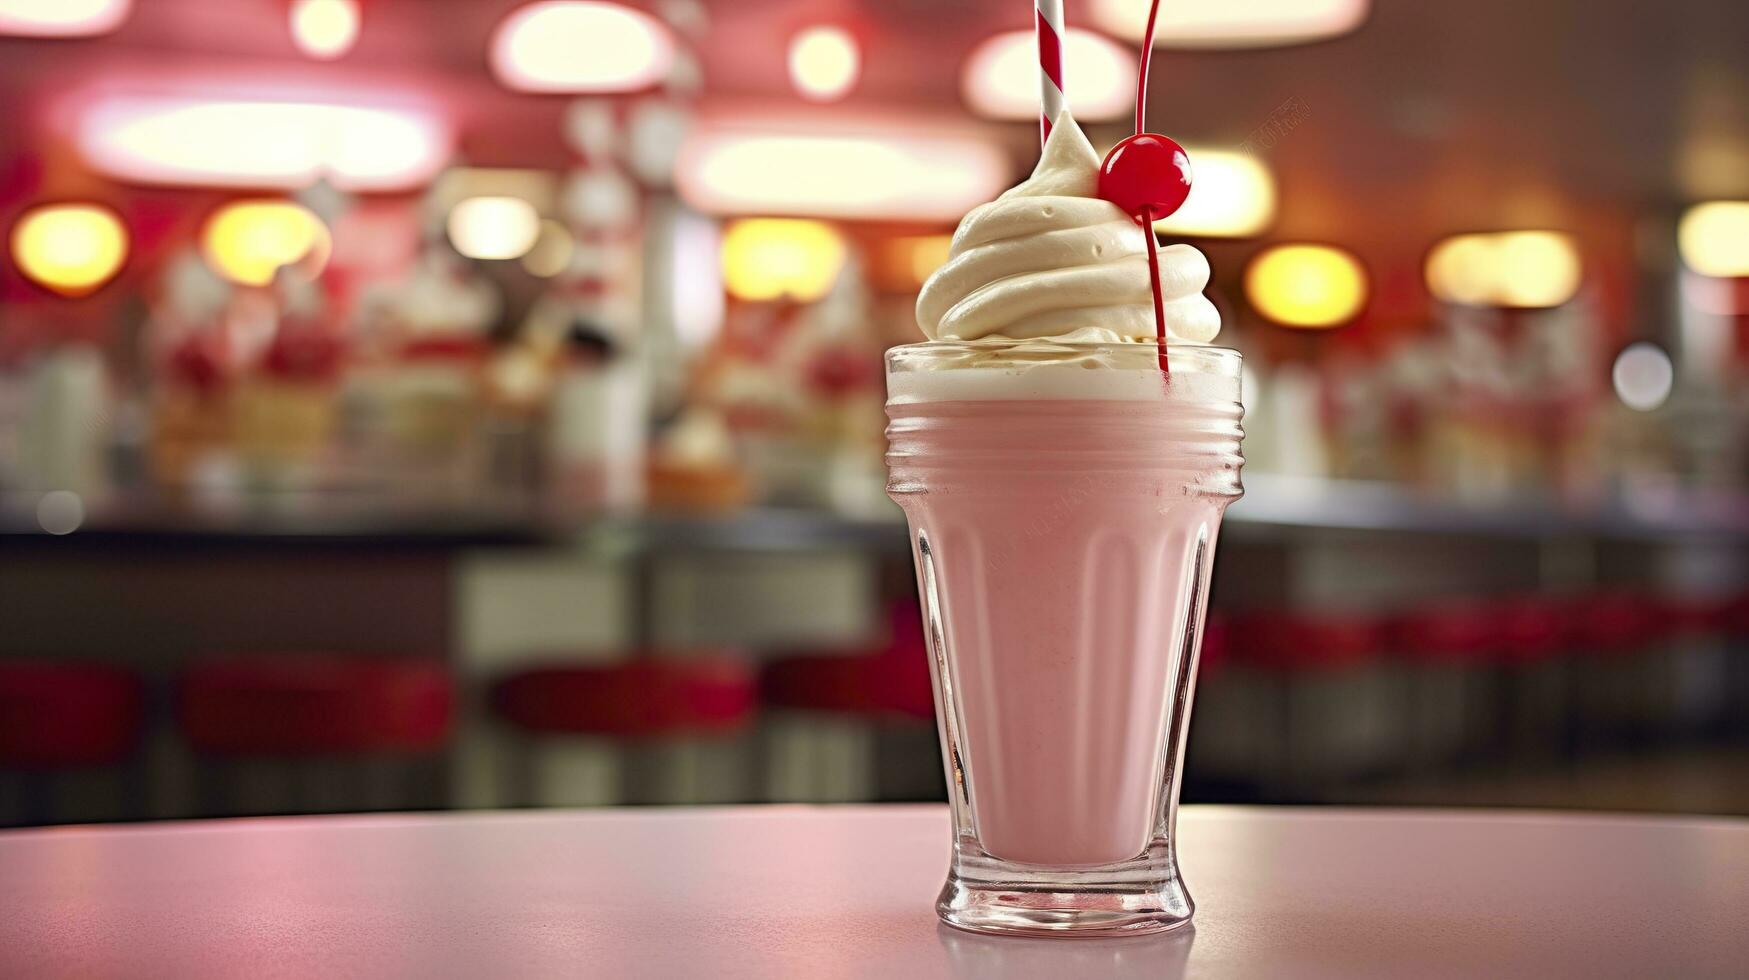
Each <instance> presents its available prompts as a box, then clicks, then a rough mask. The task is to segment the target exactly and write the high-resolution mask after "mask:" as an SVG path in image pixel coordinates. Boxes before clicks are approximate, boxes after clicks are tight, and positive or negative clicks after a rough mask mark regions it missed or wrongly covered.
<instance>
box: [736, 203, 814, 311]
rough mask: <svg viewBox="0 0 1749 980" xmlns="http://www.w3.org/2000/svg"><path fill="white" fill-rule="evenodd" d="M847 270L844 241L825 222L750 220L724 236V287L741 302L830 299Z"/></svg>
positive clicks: (738, 223) (770, 219) (795, 219)
mask: <svg viewBox="0 0 1749 980" xmlns="http://www.w3.org/2000/svg"><path fill="white" fill-rule="evenodd" d="M843 267H844V239H843V238H841V237H840V236H839V234H838V230H837V229H835V228H833V227H832V226H831V225H828V224H825V223H823V222H819V221H805V220H802V219H798V218H749V219H747V220H744V221H737V222H735V223H734V224H732V225H730V226H729V229H728V231H727V232H725V233H724V234H723V285H724V286H725V287H726V288H727V289H728V290H729V294H730V295H732V296H735V297H736V298H738V299H747V300H770V299H778V298H782V297H787V298H789V299H793V300H796V301H798V302H803V303H806V302H810V301H812V300H816V299H819V298H820V297H822V296H824V295H826V291H827V290H829V289H831V288H832V283H833V282H835V281H836V280H837V278H838V272H839V270H840V269H842V268H843Z"/></svg>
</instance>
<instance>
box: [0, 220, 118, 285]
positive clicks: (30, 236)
mask: <svg viewBox="0 0 1749 980" xmlns="http://www.w3.org/2000/svg"><path fill="white" fill-rule="evenodd" d="M127 256H128V232H127V228H126V227H124V226H123V225H122V223H121V219H120V218H118V217H116V215H115V212H114V211H111V210H109V209H108V208H106V207H103V206H102V205H99V204H48V205H43V206H42V207H37V208H32V209H31V210H29V211H26V212H25V213H24V215H23V217H21V218H19V219H18V222H17V223H16V224H14V225H13V226H12V261H13V262H14V263H15V264H16V265H17V266H18V271H20V272H22V273H24V275H25V277H26V278H28V279H30V281H32V282H34V283H36V284H37V285H39V286H42V287H43V288H45V289H49V290H52V291H54V292H57V293H60V294H61V295H63V296H84V295H86V294H88V293H92V292H95V291H96V290H97V289H98V288H99V287H101V286H102V285H103V284H104V283H106V282H108V281H109V280H110V278H111V277H113V276H114V275H115V274H116V273H117V272H119V271H120V270H121V266H122V263H123V262H125V261H127Z"/></svg>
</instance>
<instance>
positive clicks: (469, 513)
mask: <svg viewBox="0 0 1749 980" xmlns="http://www.w3.org/2000/svg"><path fill="white" fill-rule="evenodd" d="M1245 483H1246V492H1245V496H1244V498H1242V499H1241V500H1239V501H1238V502H1237V503H1235V504H1234V505H1233V507H1232V509H1231V510H1230V511H1229V513H1228V525H1229V527H1230V528H1231V530H1232V532H1233V533H1234V534H1237V535H1241V536H1243V537H1244V538H1246V539H1247V540H1269V539H1270V538H1271V537H1274V536H1279V535H1282V534H1291V533H1295V532H1316V531H1350V532H1377V533H1389V534H1407V535H1444V536H1468V537H1479V538H1498V539H1538V538H1576V537H1577V538H1595V539H1601V540H1649V541H1662V540H1670V541H1676V540H1706V541H1712V542H1718V541H1721V540H1722V541H1725V542H1727V543H1739V542H1741V543H1749V498H1745V497H1741V496H1737V495H1729V494H1713V495H1707V494H1697V493H1687V492H1684V493H1678V492H1671V493H1666V494H1658V495H1653V494H1645V495H1641V496H1639V497H1635V498H1632V499H1627V498H1622V499H1617V500H1614V501H1610V502H1604V503H1599V504H1598V505H1596V506H1594V507H1590V508H1586V509H1575V508H1572V507H1568V506H1561V505H1557V504H1556V503H1554V502H1552V501H1549V502H1523V503H1515V504H1512V505H1510V506H1473V505H1466V504H1461V503H1457V502H1452V501H1441V500H1437V499H1434V498H1429V497H1425V496H1421V495H1418V494H1416V493H1414V492H1412V491H1410V490H1408V489H1406V488H1403V487H1401V486H1398V485H1395V484H1389V483H1382V482H1369V481H1355V480H1324V479H1311V478H1303V477H1286V476H1279V475H1274V474H1252V475H1249V476H1247V477H1246V480H1245ZM34 499H35V498H34V496H33V495H29V494H22V493H13V494H10V495H7V498H0V500H4V503H3V504H0V538H8V539H11V540H13V541H15V542H16V541H18V540H19V539H21V538H30V539H37V540H40V541H43V542H45V543H48V542H75V541H78V542H85V543H88V544H98V543H112V544H127V543H139V544H151V545H172V544H174V545H199V544H214V545H242V544H260V545H274V544H313V545H321V544H330V545H357V546H377V547H382V546H398V547H399V546H404V547H437V548H444V547H468V546H517V545H524V546H537V545H546V546H569V547H579V548H584V549H587V550H591V551H595V552H599V553H601V554H603V555H629V554H633V553H638V552H674V551H715V552H785V551H802V550H819V549H829V548H861V549H865V550H890V551H894V552H903V551H905V550H906V549H907V548H908V536H907V534H906V532H905V525H904V523H903V521H902V520H900V518H899V514H898V511H897V509H896V508H895V509H894V510H893V513H892V515H891V516H890V517H880V516H873V517H859V518H858V517H844V516H839V515H835V514H830V513H826V512H822V511H811V510H805V509H786V508H754V509H750V510H745V511H739V512H735V513H732V514H701V515H684V514H648V515H633V516H605V515H582V514H555V513H552V512H547V511H542V510H538V509H535V508H531V507H526V506H514V505H504V506H495V507H472V508H465V509H456V508H418V507H413V508H409V507H394V506H387V505H385V504H384V503H383V501H382V500H381V499H380V498H372V497H362V496H360V497H352V498H349V497H347V496H346V495H328V496H320V495H308V494H305V495H276V496H273V497H264V498H258V499H257V500H256V501H254V502H252V503H251V505H249V506H233V507H229V508H224V509H214V510H204V511H203V510H197V509H192V508H189V507H186V506H171V505H167V504H163V503H138V504H131V505H122V506H109V507H103V508H98V509H95V510H94V512H93V513H91V514H90V515H88V517H87V519H86V520H85V522H84V523H83V524H82V525H81V526H80V527H79V528H78V530H77V531H75V532H74V533H72V534H69V535H65V536H61V537H54V536H51V535H49V534H47V533H45V532H44V531H43V530H42V529H41V527H40V526H39V524H38V522H37V520H36V518H35V514H34V509H33V506H32V504H33V503H34Z"/></svg>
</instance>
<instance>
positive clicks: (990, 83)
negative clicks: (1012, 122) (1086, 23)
mask: <svg viewBox="0 0 1749 980" xmlns="http://www.w3.org/2000/svg"><path fill="white" fill-rule="evenodd" d="M1063 79H1064V88H1065V91H1064V95H1066V96H1067V97H1068V99H1069V109H1070V111H1072V112H1074V114H1075V118H1077V119H1081V120H1089V119H1115V118H1117V117H1118V116H1122V115H1126V114H1128V113H1129V112H1130V107H1131V104H1132V100H1134V98H1135V94H1136V93H1135V87H1136V56H1135V55H1134V54H1132V53H1131V52H1130V51H1129V50H1128V49H1127V48H1125V47H1123V46H1122V45H1120V44H1118V43H1117V42H1115V41H1112V40H1110V39H1109V38H1106V37H1104V36H1103V35H1100V34H1095V33H1094V32H1092V31H1084V30H1080V29H1078V28H1070V29H1069V31H1068V36H1067V38H1066V39H1065V40H1064V42H1063ZM960 97H961V98H963V99H965V102H966V105H968V106H970V107H971V108H972V111H974V112H976V113H978V114H980V115H983V116H988V117H990V118H992V119H1036V118H1038V41H1037V38H1036V36H1035V35H1034V32H1032V31H1008V32H1005V33H1002V34H998V35H996V36H995V37H992V38H989V39H988V40H985V41H984V42H983V43H981V44H979V45H978V46H977V47H976V48H974V49H972V53H971V55H970V56H968V57H967V58H966V61H965V64H964V65H963V66H961V68H960Z"/></svg>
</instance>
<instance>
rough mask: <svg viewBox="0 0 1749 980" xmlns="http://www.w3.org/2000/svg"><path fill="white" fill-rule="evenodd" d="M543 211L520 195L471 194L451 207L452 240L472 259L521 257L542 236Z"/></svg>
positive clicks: (459, 249)
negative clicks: (481, 195)
mask: <svg viewBox="0 0 1749 980" xmlns="http://www.w3.org/2000/svg"><path fill="white" fill-rule="evenodd" d="M540 222H541V218H540V212H539V211H536V210H535V209H534V205H532V204H530V203H528V202H527V201H525V200H523V199H522V198H520V197H507V196H489V197H470V198H467V199H466V200H462V201H458V202H456V206H455V207H453V208H450V209H449V221H448V222H447V224H446V227H447V229H448V231H449V243H450V244H451V245H454V246H455V250H456V251H458V252H460V253H461V254H463V255H465V256H467V257H468V258H470V259H491V260H501V259H515V258H521V257H522V256H523V255H526V254H527V253H528V250H529V249H531V248H533V247H534V243H535V241H536V240H537V239H539V238H540V232H541V223H540Z"/></svg>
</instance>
